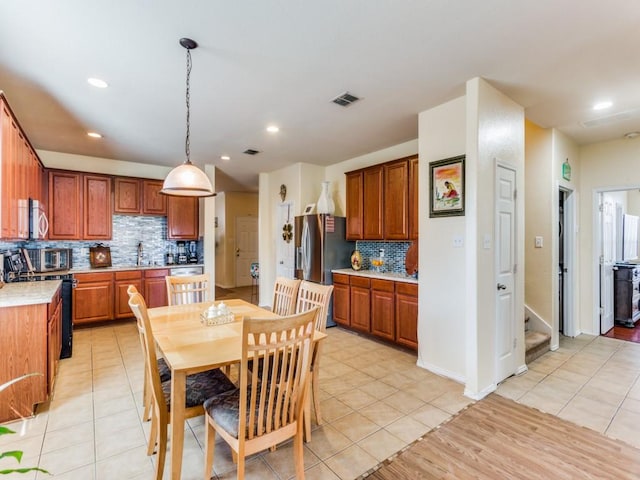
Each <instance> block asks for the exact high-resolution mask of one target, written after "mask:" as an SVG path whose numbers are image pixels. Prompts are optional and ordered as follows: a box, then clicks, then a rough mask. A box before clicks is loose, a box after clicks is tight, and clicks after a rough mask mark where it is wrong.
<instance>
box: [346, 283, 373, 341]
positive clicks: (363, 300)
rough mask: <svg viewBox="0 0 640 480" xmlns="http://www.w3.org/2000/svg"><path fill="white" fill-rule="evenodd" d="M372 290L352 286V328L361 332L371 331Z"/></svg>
mask: <svg viewBox="0 0 640 480" xmlns="http://www.w3.org/2000/svg"><path fill="white" fill-rule="evenodd" d="M370 297H371V295H370V290H369V288H365V287H357V286H354V285H351V291H350V299H351V318H350V320H351V328H353V329H354V330H360V331H361V332H369V331H370V330H371V305H370V303H369V302H370Z"/></svg>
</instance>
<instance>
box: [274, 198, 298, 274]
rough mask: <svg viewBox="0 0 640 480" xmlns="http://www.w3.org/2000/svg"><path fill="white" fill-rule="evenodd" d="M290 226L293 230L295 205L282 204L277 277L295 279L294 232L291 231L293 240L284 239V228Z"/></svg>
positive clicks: (277, 242) (277, 231)
mask: <svg viewBox="0 0 640 480" xmlns="http://www.w3.org/2000/svg"><path fill="white" fill-rule="evenodd" d="M286 224H289V225H291V227H292V228H293V227H294V225H295V222H294V220H293V204H292V203H291V202H287V203H282V204H280V205H279V207H278V228H276V229H275V231H276V245H277V247H278V248H276V256H277V258H276V276H280V277H286V278H294V268H295V264H294V253H295V248H294V244H295V242H294V235H295V233H294V231H293V230H291V238H290V239H289V241H287V240H286V239H285V238H283V233H284V229H283V227H284V226H285V225H286Z"/></svg>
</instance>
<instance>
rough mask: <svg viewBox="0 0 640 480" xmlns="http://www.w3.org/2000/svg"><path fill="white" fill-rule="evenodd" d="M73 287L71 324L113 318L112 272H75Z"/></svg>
mask: <svg viewBox="0 0 640 480" xmlns="http://www.w3.org/2000/svg"><path fill="white" fill-rule="evenodd" d="M74 278H75V280H76V281H77V284H76V287H75V288H74V289H73V324H74V325H83V324H87V323H93V322H102V321H104V320H111V319H113V273H112V272H100V273H77V274H75V275H74Z"/></svg>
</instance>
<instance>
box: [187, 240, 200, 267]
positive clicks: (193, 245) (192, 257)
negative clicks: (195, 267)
mask: <svg viewBox="0 0 640 480" xmlns="http://www.w3.org/2000/svg"><path fill="white" fill-rule="evenodd" d="M187 256H188V257H189V263H198V242H195V241H192V242H189V251H188V253H187Z"/></svg>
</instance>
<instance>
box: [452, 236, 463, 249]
mask: <svg viewBox="0 0 640 480" xmlns="http://www.w3.org/2000/svg"><path fill="white" fill-rule="evenodd" d="M463 245H464V240H463V238H462V235H454V236H453V246H454V248H460V247H462V246H463Z"/></svg>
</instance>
